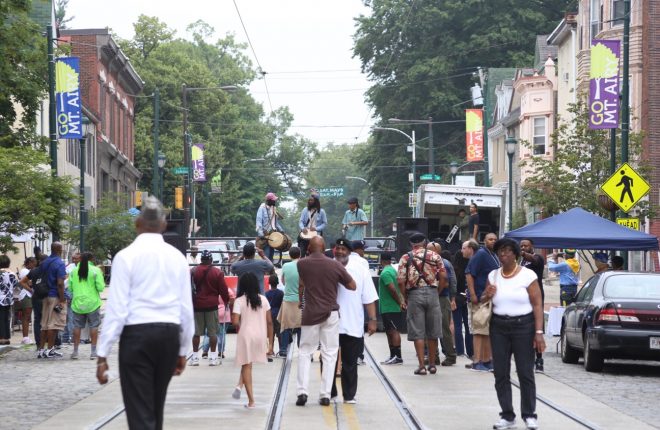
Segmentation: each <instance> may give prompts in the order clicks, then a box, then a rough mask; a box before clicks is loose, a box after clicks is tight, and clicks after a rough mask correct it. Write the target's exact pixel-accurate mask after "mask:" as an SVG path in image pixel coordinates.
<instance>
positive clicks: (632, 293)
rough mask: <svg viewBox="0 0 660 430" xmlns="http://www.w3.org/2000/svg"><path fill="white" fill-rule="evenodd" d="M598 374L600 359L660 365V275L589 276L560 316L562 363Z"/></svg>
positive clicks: (618, 272)
mask: <svg viewBox="0 0 660 430" xmlns="http://www.w3.org/2000/svg"><path fill="white" fill-rule="evenodd" d="M580 355H582V356H583V357H584V368H585V369H586V370H587V371H589V372H600V371H601V370H602V368H603V360H604V359H608V358H625V359H633V360H660V274H655V273H634V272H622V271H610V272H603V273H600V274H597V275H594V276H593V277H591V278H590V279H589V280H588V281H587V282H586V283H585V284H584V286H583V287H582V289H581V290H580V292H579V293H578V295H577V297H576V300H575V303H572V304H570V305H569V306H568V307H567V308H566V311H565V312H564V315H563V317H562V327H561V358H562V361H563V362H564V363H577V362H578V359H579V357H580Z"/></svg>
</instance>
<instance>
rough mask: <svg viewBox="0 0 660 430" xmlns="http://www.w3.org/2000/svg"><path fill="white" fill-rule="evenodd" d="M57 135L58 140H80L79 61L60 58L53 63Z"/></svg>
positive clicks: (81, 133) (75, 58) (81, 136)
mask: <svg viewBox="0 0 660 430" xmlns="http://www.w3.org/2000/svg"><path fill="white" fill-rule="evenodd" d="M55 101H56V103H57V134H58V136H59V138H60V139H82V138H83V129H82V114H81V99H80V59H79V58H78V57H61V58H58V59H56V61H55Z"/></svg>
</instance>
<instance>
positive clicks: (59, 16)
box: [55, 0, 75, 30]
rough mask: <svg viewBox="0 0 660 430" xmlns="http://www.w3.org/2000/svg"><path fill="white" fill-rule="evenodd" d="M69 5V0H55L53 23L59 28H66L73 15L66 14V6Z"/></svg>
mask: <svg viewBox="0 0 660 430" xmlns="http://www.w3.org/2000/svg"><path fill="white" fill-rule="evenodd" d="M68 6H69V0H55V25H56V26H57V28H59V29H60V30H62V29H65V28H67V24H68V23H69V22H71V20H72V19H73V18H75V16H70V17H67V16H66V8H67V7H68Z"/></svg>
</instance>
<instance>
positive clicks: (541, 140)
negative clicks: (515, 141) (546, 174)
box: [533, 116, 546, 155]
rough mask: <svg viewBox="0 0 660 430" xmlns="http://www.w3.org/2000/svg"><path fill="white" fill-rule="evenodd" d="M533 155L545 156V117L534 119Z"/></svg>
mask: <svg viewBox="0 0 660 430" xmlns="http://www.w3.org/2000/svg"><path fill="white" fill-rule="evenodd" d="M533 141H534V155H545V141H546V136H545V117H542V116H540V117H536V118H534V137H533Z"/></svg>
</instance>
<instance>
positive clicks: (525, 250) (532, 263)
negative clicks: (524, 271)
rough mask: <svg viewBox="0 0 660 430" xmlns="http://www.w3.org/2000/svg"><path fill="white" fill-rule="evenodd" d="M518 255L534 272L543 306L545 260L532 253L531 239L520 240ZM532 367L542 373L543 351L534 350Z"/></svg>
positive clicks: (523, 264) (522, 264)
mask: <svg viewBox="0 0 660 430" xmlns="http://www.w3.org/2000/svg"><path fill="white" fill-rule="evenodd" d="M520 256H521V257H522V261H521V263H520V265H521V266H522V267H526V268H528V269H530V270H532V271H533V272H534V273H536V278H537V280H538V282H539V288H540V289H541V305H542V306H543V304H544V303H545V293H544V292H543V266H545V261H544V260H543V257H541V256H540V255H538V254H535V253H534V241H532V239H523V240H521V241H520ZM534 367H535V371H536V372H538V373H543V353H541V352H538V351H537V352H536V360H535V362H534Z"/></svg>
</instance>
